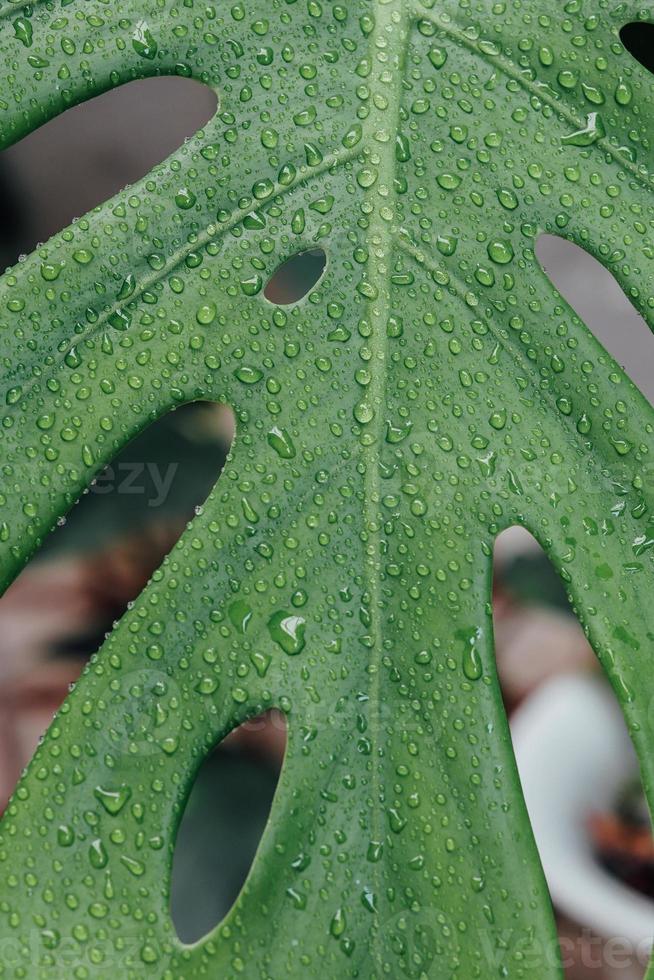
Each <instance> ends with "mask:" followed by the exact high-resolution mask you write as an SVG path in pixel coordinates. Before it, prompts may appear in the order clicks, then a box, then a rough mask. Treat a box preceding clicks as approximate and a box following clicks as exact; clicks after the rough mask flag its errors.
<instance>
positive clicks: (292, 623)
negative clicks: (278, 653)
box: [268, 610, 306, 656]
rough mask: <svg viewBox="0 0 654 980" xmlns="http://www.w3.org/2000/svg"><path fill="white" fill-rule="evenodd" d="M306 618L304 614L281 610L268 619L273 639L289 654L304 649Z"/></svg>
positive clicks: (294, 653) (295, 653) (292, 654)
mask: <svg viewBox="0 0 654 980" xmlns="http://www.w3.org/2000/svg"><path fill="white" fill-rule="evenodd" d="M305 624H306V620H305V619H304V618H303V617H302V616H297V615H294V614H292V613H287V612H283V611H281V610H280V611H279V612H276V613H274V614H273V615H272V616H271V617H270V619H269V620H268V631H269V633H270V635H271V637H272V639H273V640H274V641H275V643H277V644H278V645H279V646H280V647H281V648H282V650H283V651H284V652H285V653H287V654H288V655H289V656H296V655H297V654H298V653H301V652H302V650H303V649H304V645H305V639H304V631H305Z"/></svg>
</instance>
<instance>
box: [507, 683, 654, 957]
mask: <svg viewBox="0 0 654 980" xmlns="http://www.w3.org/2000/svg"><path fill="white" fill-rule="evenodd" d="M511 729H512V734H513V743H514V749H515V754H516V759H517V763H518V769H519V772H520V778H521V780H522V786H523V791H524V795H525V800H526V803H527V809H528V811H529V815H530V817H531V823H532V827H533V830H534V836H535V838H536V842H537V844H538V849H539V852H540V856H541V861H542V864H543V868H544V871H545V876H546V878H547V882H548V885H549V888H550V894H551V896H552V900H553V902H554V904H555V905H556V907H557V908H558V909H559V910H560V911H561V912H562V913H563V914H564V915H567V916H568V917H569V918H570V919H572V920H573V921H575V922H577V923H578V924H579V925H580V926H582V927H586V928H587V929H589V930H591V931H592V932H593V933H595V934H596V935H598V936H601V937H604V938H605V939H606V940H613V941H614V942H615V943H616V944H617V943H623V944H624V945H625V946H628V947H630V948H631V949H632V950H633V951H634V952H636V951H638V950H639V951H640V953H641V958H642V954H643V952H644V951H645V950H646V949H649V948H651V945H652V937H653V936H654V902H651V901H650V900H649V899H648V898H646V897H644V896H643V895H640V894H639V893H637V892H635V891H633V890H632V889H631V888H628V887H626V886H624V885H623V884H621V883H620V881H619V880H618V879H617V878H615V877H614V876H612V875H611V874H609V873H608V872H606V871H604V870H603V869H602V868H601V867H600V865H599V864H598V862H597V861H596V859H595V857H594V855H593V851H592V845H591V842H590V840H589V836H588V832H587V828H586V821H587V819H588V816H589V815H590V814H591V813H593V812H610V811H611V809H612V806H613V804H614V801H615V798H616V796H617V795H618V794H619V792H620V790H621V789H622V788H623V787H624V784H625V780H627V779H628V778H629V776H630V775H632V774H633V773H634V772H636V771H637V763H636V757H635V753H634V751H633V748H632V746H631V742H630V741H629V737H628V735H627V731H626V727H625V724H624V721H623V719H622V716H621V714H620V710H619V708H618V706H617V703H616V701H615V698H614V697H613V694H612V693H611V691H610V690H609V688H608V687H607V685H606V684H605V683H604V682H603V681H602V680H601V679H600V678H598V677H596V676H593V675H589V674H576V675H567V676H560V677H557V678H554V679H553V680H551V681H548V682H547V683H545V684H543V685H542V686H541V687H539V688H538V689H537V690H536V692H535V693H534V694H533V695H531V697H529V698H528V699H527V700H526V701H525V702H524V703H523V705H522V706H521V707H520V708H519V709H518V711H516V713H515V715H514V716H513V719H512V724H511ZM622 975H623V976H624V973H623V974H622Z"/></svg>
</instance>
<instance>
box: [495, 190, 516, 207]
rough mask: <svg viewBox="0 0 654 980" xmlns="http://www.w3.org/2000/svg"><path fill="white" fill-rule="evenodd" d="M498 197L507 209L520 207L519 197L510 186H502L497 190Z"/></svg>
mask: <svg viewBox="0 0 654 980" xmlns="http://www.w3.org/2000/svg"><path fill="white" fill-rule="evenodd" d="M497 199H498V201H499V202H500V204H501V205H502V207H503V208H506V209H507V211H514V210H515V208H517V207H518V198H517V197H516V195H515V193H514V192H513V191H512V190H511V189H510V188H509V187H501V188H500V189H499V190H498V192H497Z"/></svg>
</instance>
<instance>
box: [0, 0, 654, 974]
mask: <svg viewBox="0 0 654 980" xmlns="http://www.w3.org/2000/svg"><path fill="white" fill-rule="evenodd" d="M1 13H2V18H3V20H2V25H1V28H2V29H1V31H0V65H1V77H2V82H3V84H2V86H0V98H1V99H2V101H1V102H0V133H1V134H2V141H3V143H4V145H8V144H9V143H11V142H12V141H14V140H16V139H18V138H19V137H20V136H21V135H23V134H24V133H26V132H28V131H29V130H30V129H33V128H34V127H35V126H37V125H39V124H40V123H42V122H43V121H44V120H45V119H47V118H50V117H51V116H53V115H55V114H56V113H57V112H60V111H62V110H63V109H65V108H66V107H67V106H68V105H72V104H73V103H75V102H79V101H81V100H83V99H87V98H89V97H91V96H93V95H94V94H97V93H98V92H100V91H103V90H105V89H107V88H109V87H111V86H114V85H118V84H121V83H124V82H126V81H128V80H130V79H131V78H135V77H142V76H145V75H153V74H157V73H178V74H184V75H192V76H193V77H195V78H197V79H199V80H201V81H203V82H205V83H206V84H208V85H210V86H212V87H213V88H214V89H215V90H216V91H217V92H218V94H219V97H220V107H219V111H218V114H217V116H216V118H215V119H214V120H213V121H212V122H211V124H210V125H209V126H208V127H207V128H206V130H205V131H204V132H202V133H199V134H198V135H197V136H196V137H195V138H194V139H193V140H191V141H190V142H189V143H188V144H186V145H185V146H184V147H183V148H182V149H181V150H180V151H179V152H178V153H177V154H176V156H175V157H174V158H172V159H171V160H169V161H168V162H167V163H165V164H163V165H162V166H161V167H159V168H158V169H157V170H156V171H155V172H153V174H152V175H151V176H149V177H148V178H147V179H145V180H144V181H142V182H141V183H140V184H138V185H136V186H134V187H133V188H130V189H128V190H126V191H125V192H124V193H123V194H121V195H119V197H118V198H116V199H115V200H113V201H112V202H110V203H109V204H107V205H104V206H103V207H101V208H99V209H97V210H96V211H95V212H93V213H92V214H90V215H88V216H87V217H86V218H84V219H82V220H80V221H78V222H77V223H76V224H75V225H73V226H72V227H71V228H70V229H69V230H67V231H65V232H63V233H62V234H61V235H60V236H58V237H56V238H55V239H53V240H52V241H51V242H49V243H48V244H47V245H45V246H44V247H43V248H41V249H40V250H39V251H38V252H37V253H35V254H34V255H32V256H30V257H29V258H28V259H27V260H26V261H24V262H22V263H21V264H20V265H19V266H18V267H17V268H16V269H14V270H12V271H10V272H8V273H7V274H6V275H5V277H4V279H3V281H2V289H1V297H0V327H1V337H2V368H3V372H4V389H3V390H4V391H5V392H6V394H5V396H4V398H5V408H4V418H3V420H2V426H1V427H0V432H1V433H2V478H3V484H2V496H1V497H0V504H1V506H0V522H1V524H0V538H1V540H2V547H3V557H2V563H3V564H2V571H3V576H4V580H5V581H7V582H8V581H10V580H11V578H12V577H13V576H14V575H15V574H16V572H17V570H18V569H19V568H20V567H21V566H22V564H23V563H24V562H25V561H26V560H27V558H28V557H29V555H30V554H31V553H32V552H33V551H34V549H35V548H37V547H38V546H39V544H40V543H41V541H42V540H43V538H44V536H45V535H46V534H47V532H48V531H49V529H50V528H51V527H52V525H53V523H54V522H55V520H56V518H57V516H58V515H60V514H61V513H63V512H65V511H66V510H67V509H68V508H69V507H70V506H71V504H72V503H73V502H74V500H75V499H76V498H77V497H78V495H79V494H80V492H81V491H82V489H83V488H84V487H85V486H86V485H87V484H88V483H89V481H90V480H91V479H92V477H93V475H94V474H95V473H96V472H97V471H98V469H99V468H100V467H101V466H102V465H103V464H104V463H105V462H107V461H108V460H110V459H111V458H112V456H113V454H114V453H115V452H116V451H117V449H118V448H119V447H120V446H122V445H123V444H124V443H125V442H126V441H127V440H128V439H129V438H131V437H132V436H133V435H134V434H135V433H137V432H139V431H140V430H141V429H142V428H143V427H144V426H145V425H146V424H147V423H148V422H149V421H150V420H152V419H153V418H156V417H158V416H160V415H161V414H162V413H164V412H165V411H167V410H168V409H169V408H170V407H171V406H173V405H175V404H178V403H182V402H186V401H191V400H194V399H200V398H204V399H210V400H215V401H224V402H227V403H229V404H230V405H232V406H233V407H234V410H235V412H236V415H237V420H238V433H237V439H236V443H235V446H234V449H233V453H232V456H231V457H230V460H229V461H228V464H227V467H226V469H225V472H224V474H223V476H222V478H221V480H220V481H219V483H218V486H217V487H216V489H215V490H214V492H213V494H212V495H211V496H210V498H209V499H208V501H207V503H206V505H205V507H204V508H203V510H202V512H201V513H200V514H199V515H198V516H197V518H196V519H195V520H194V521H193V523H192V525H191V526H190V527H189V529H188V531H187V533H186V534H185V536H184V537H183V538H182V540H181V541H180V543H179V545H178V546H177V548H176V549H175V550H174V551H173V552H172V554H171V555H170V557H169V558H168V559H167V560H166V561H165V563H164V565H163V567H162V568H161V569H160V570H159V571H158V572H157V573H156V575H155V576H154V578H153V581H152V582H151V584H150V586H149V587H148V589H147V590H146V592H145V593H144V594H143V595H142V596H141V598H140V599H139V600H138V602H137V603H136V604H135V605H134V607H133V608H132V609H131V610H130V611H129V612H128V614H127V615H126V616H125V617H124V618H123V620H122V621H121V623H120V624H119V626H118V628H117V629H116V630H115V631H114V633H113V634H112V635H111V637H110V638H109V640H108V641H107V643H106V644H105V646H104V647H103V649H102V650H101V652H100V653H99V654H98V655H97V657H96V658H95V659H94V660H93V661H92V663H91V664H90V666H89V668H88V670H87V672H86V673H85V675H84V677H83V678H82V680H81V681H80V683H79V684H78V686H77V688H76V690H75V691H74V692H73V694H72V695H71V696H70V698H69V699H68V701H67V703H66V704H65V706H64V707H63V709H62V710H61V712H60V713H59V715H58V716H57V718H56V720H55V722H54V724H53V726H52V728H51V729H50V732H49V734H48V736H47V738H46V740H45V742H44V743H43V745H42V746H41V747H40V749H39V750H38V752H37V754H36V756H35V758H34V760H33V762H32V764H31V766H30V768H29V770H28V773H27V774H26V776H25V778H24V779H23V781H22V782H21V784H20V786H19V788H18V790H17V792H16V795H15V797H14V799H13V802H12V803H11V805H10V807H9V809H8V811H7V814H6V816H5V818H4V821H3V823H2V829H1V834H0V882H1V885H0V888H1V892H0V913H1V916H2V936H3V946H2V949H3V951H4V952H3V954H2V957H1V960H2V962H1V963H0V975H2V976H7V977H21V976H29V977H37V976H38V977H61V976H62V973H63V972H67V973H68V974H69V975H74V976H77V977H87V976H89V977H112V978H113V977H116V976H121V977H129V978H131V977H134V978H135V977H143V976H153V977H157V978H159V977H165V978H182V977H183V978H185V980H186V978H191V977H200V976H209V977H214V978H221V980H222V978H228V977H229V978H232V977H239V976H245V977H247V978H262V980H263V978H275V980H276V978H279V977H284V976H291V977H298V978H299V977H303V978H305V977H360V978H369V977H382V976H396V977H409V978H413V977H415V978H420V977H425V976H429V977H435V978H436V977H438V978H441V977H442V978H450V977H451V978H454V977H457V978H459V977H460V978H466V980H473V978H475V977H477V978H483V980H487V978H489V977H496V976H497V977H508V978H511V980H521V978H528V977H533V976H538V977H539V978H543V980H548V978H554V977H558V976H560V971H559V967H558V966H557V956H556V941H555V932H554V929H553V923H552V915H551V910H550V908H549V900H548V896H547V891H546V888H545V885H544V882H543V878H542V873H541V870H540V867H539V864H538V859H537V855H536V852H535V848H534V844H533V841H532V838H531V832H530V829H529V825H528V821H527V818H526V814H525V810H524V805H523V803H522V800H521V796H520V792H519V786H518V780H517V775H516V772H515V766H514V762H513V757H512V752H511V746H510V739H509V735H508V729H507V724H506V719H505V716H504V712H503V708H502V704H501V698H500V693H499V689H498V684H497V679H496V675H495V666H494V657H493V648H492V632H491V612H490V577H491V554H492V548H493V542H494V539H495V537H496V535H497V534H498V532H499V531H501V530H502V529H503V528H505V527H507V526H509V525H511V524H513V523H521V524H524V525H525V526H527V527H528V528H530V530H531V531H532V532H533V533H534V534H535V535H536V536H537V537H538V539H539V540H540V541H541V542H542V543H543V544H544V546H545V547H546V549H547V551H548V553H549V555H550V556H551V558H552V559H553V561H554V562H555V564H556V566H557V568H558V569H559V570H560V572H561V575H562V576H563V578H564V580H565V582H566V583H567V586H568V588H569V592H570V595H571V597H572V601H573V603H574V605H575V608H576V611H577V613H578V615H579V616H580V618H581V619H582V621H583V622H584V624H585V625H586V626H587V628H588V631H589V635H590V636H591V639H592V641H593V643H594V645H595V648H596V650H597V652H598V655H599V656H600V658H601V660H602V663H603V664H604V666H605V668H606V671H607V673H608V675H609V677H610V678H611V681H612V683H613V684H614V686H615V688H616V690H617V692H618V695H619V697H620V699H621V702H622V704H623V707H624V711H625V714H626V716H627V719H628V722H629V725H630V727H631V731H632V734H633V736H634V740H635V742H636V745H637V748H638V750H639V753H640V757H641V762H642V766H643V777H644V782H645V786H646V788H647V791H648V793H649V794H650V799H651V788H652V763H651V759H652V746H653V745H654V732H653V731H652V712H651V703H652V702H651V697H652V693H653V692H652V682H651V669H650V653H649V641H650V638H651V636H652V632H653V630H654V622H653V621H652V616H651V614H650V613H651V608H652V607H651V602H650V601H649V599H650V596H649V593H650V591H651V583H652V550H651V546H652V543H653V542H654V514H653V513H652V510H651V506H652V500H651V489H650V488H651V475H652V462H651V450H652V445H653V440H652V413H651V410H650V409H649V407H648V406H647V405H646V404H645V403H644V401H643V399H642V397H641V396H640V394H639V393H638V392H637V391H636V390H635V389H634V388H633V386H632V385H631V384H630V383H629V382H628V381H627V380H626V379H625V377H624V376H623V374H622V373H621V372H620V370H619V368H618V367H617V366H616V365H615V364H614V363H613V362H612V361H611V359H610V358H609V357H608V356H607V355H606V353H605V352H604V351H603V350H602V349H601V348H600V347H599V346H598V344H597V343H596V341H595V340H594V339H593V338H592V337H591V336H590V334H589V333H588V331H587V330H586V329H585V328H584V326H583V325H582V324H581V323H580V322H579V321H578V320H577V319H576V318H575V316H574V314H573V313H572V312H571V310H570V309H569V308H568V307H567V306H566V304H565V303H564V302H563V301H562V300H561V298H560V297H559V296H557V294H556V293H555V292H554V291H553V290H552V287H551V285H550V284H549V282H548V281H547V279H546V277H545V276H544V274H543V273H542V271H541V270H540V268H539V266H538V263H537V261H536V260H535V258H534V252H533V248H534V242H535V239H536V237H537V235H538V234H539V233H540V232H541V231H550V232H556V233H559V234H564V235H566V236H568V237H570V238H571V239H573V240H574V241H576V242H578V243H579V244H581V245H583V246H584V247H585V248H587V249H588V250H589V251H591V252H592V253H593V254H594V255H596V256H597V257H598V258H599V259H600V260H601V261H602V262H604V264H605V265H606V266H607V267H608V268H610V270H611V271H612V272H613V273H614V275H615V276H616V278H617V279H618V280H619V281H620V283H621V284H622V285H623V287H624V289H625V290H626V291H627V293H628V295H629V296H630V297H631V298H632V300H633V302H634V304H635V305H637V307H638V308H639V310H641V311H642V312H643V314H644V315H645V316H646V317H649V318H650V322H651V319H652V306H653V304H654V298H653V289H652V273H653V269H654V264H653V261H652V256H653V244H652V228H653V218H654V213H653V209H652V186H653V178H652V175H651V171H652V167H653V159H652V150H651V144H650V141H651V138H652V125H651V105H652V98H653V97H654V84H653V83H652V78H651V76H650V75H649V74H648V73H647V72H646V71H645V69H644V68H642V66H640V65H639V64H638V63H637V62H636V61H635V60H634V59H633V58H631V57H630V56H629V55H628V54H627V52H626V51H625V50H624V49H623V48H622V46H621V44H620V42H619V30H620V28H621V26H622V25H623V24H625V23H626V22H628V21H630V20H635V19H637V18H638V16H639V13H638V9H637V7H636V6H635V5H634V4H621V5H620V6H618V5H611V4H608V5H602V6H600V5H597V4H595V5H590V4H587V3H581V2H577V0H571V2H570V3H568V4H566V5H565V6H562V5H561V4H560V3H558V2H557V3H555V2H554V0H546V2H545V3H540V4H536V3H534V2H531V0H528V2H524V3H522V4H520V5H516V6H515V7H513V6H512V7H509V6H507V5H505V4H503V3H498V4H495V5H484V6H483V8H482V7H481V6H479V7H476V6H474V5H470V4H467V3H461V4H460V5H457V4H456V3H454V2H453V0H446V2H444V3H443V2H441V3H438V4H437V3H435V2H423V3H422V4H420V3H418V2H416V4H415V5H413V6H412V5H411V4H409V3H408V2H405V0H388V2H382V0H376V2H373V0H353V2H348V3H333V2H329V0H320V2H319V0H308V2H305V0H298V2H297V3H296V2H290V0H284V2H282V0H267V2H266V3H263V2H249V3H247V4H245V3H243V4H241V3H233V4H229V3H220V4H216V5H212V4H211V3H206V2H204V3H202V4H200V3H197V2H194V0H184V2H181V0H180V2H178V3H175V2H170V0H161V2H139V3H135V2H131V0H119V2H115V3H112V4H109V3H102V2H98V0H87V2H83V0H72V2H64V3H59V2H56V3H55V2H52V3H37V4H31V5H26V6H23V7H21V6H19V5H16V4H5V6H4V7H3V8H2V11H1ZM315 248H322V249H324V251H325V253H326V255H327V269H326V272H325V275H324V277H323V278H322V279H321V281H320V282H319V284H318V286H317V288H316V289H315V290H314V291H313V292H312V293H311V294H310V295H309V296H308V297H307V298H306V299H304V300H303V301H302V302H301V303H299V304H297V305H291V306H285V307H275V306H274V305H272V304H271V303H269V302H268V301H267V300H266V299H265V297H264V295H263V290H264V288H265V285H266V283H267V282H268V280H269V278H270V276H271V275H272V274H273V273H274V271H275V270H276V268H277V267H278V266H279V265H280V264H281V263H282V262H284V261H286V260H287V259H288V258H289V257H291V256H292V255H294V254H296V253H300V252H303V251H306V250H309V249H315ZM616 329H619V324H616ZM134 685H150V686H151V687H152V690H156V692H157V699H158V700H157V703H156V711H153V715H152V718H151V724H150V725H149V726H148V725H145V726H144V725H143V724H142V719H139V724H138V725H137V724H135V721H134V719H133V718H132V716H131V714H130V711H131V697H132V695H131V693H130V692H131V691H132V690H133V688H134ZM272 706H276V707H278V708H280V709H281V710H282V711H283V712H284V713H285V714H286V716H287V718H288V725H289V747H288V753H287V759H286V762H285V766H284V772H283V774H282V778H281V782H280V786H279V790H278V793H277V797H276V800H275V803H274V806H273V812H272V816H271V820H270V823H269V825H268V827H267V830H266V832H265V834H264V837H263V840H262V843H261V846H260V850H259V854H258V857H257V860H256V861H255V864H254V866H253V869H252V872H251V874H250V877H249V880H248V882H247V884H246V886H245V888H244V890H243V893H242V894H241V896H240V898H239V900H238V902H237V904H236V906H235V907H234V909H233V910H232V912H231V913H230V915H229V916H228V917H227V919H226V920H225V921H224V922H223V923H222V924H221V925H220V926H219V927H218V928H217V929H216V930H215V932H214V933H213V934H211V935H210V936H208V937H207V938H206V939H205V940H204V941H202V942H200V943H198V944H197V945H196V946H193V947H184V946H182V945H181V944H180V943H179V941H178V940H177V938H176V936H175V933H174V929H173V926H172V923H171V919H170V914H169V908H168V904H169V886H170V866H171V856H172V850H173V846H174V837H175V828H176V826H177V824H178V822H179V819H180V815H181V812H182V809H183V806H184V801H185V799H186V796H187V794H188V791H189V787H190V785H191V784H192V781H193V776H194V773H195V772H196V771H197V769H198V767H199V765H200V764H201V761H202V759H203V758H204V757H205V755H206V753H207V752H208V750H209V749H210V747H211V746H212V745H213V744H215V743H216V742H217V741H218V740H219V739H220V738H222V737H223V736H224V735H225V734H226V733H227V732H229V731H230V730H231V729H232V728H234V727H235V726H236V725H238V724H239V723H240V722H242V721H243V720H244V719H245V718H247V717H248V716H251V715H254V714H256V713H258V712H260V711H261V710H263V709H266V708H269V707H272ZM71 962H72V963H73V966H72V967H71V966H70V964H71Z"/></svg>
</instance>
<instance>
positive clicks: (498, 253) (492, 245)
mask: <svg viewBox="0 0 654 980" xmlns="http://www.w3.org/2000/svg"><path fill="white" fill-rule="evenodd" d="M488 255H489V258H491V259H492V260H493V262H497V264H498V265H507V263H509V262H511V261H512V260H513V247H512V245H511V243H510V242H507V241H505V240H503V239H500V238H496V239H493V241H492V242H489V245H488Z"/></svg>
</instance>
